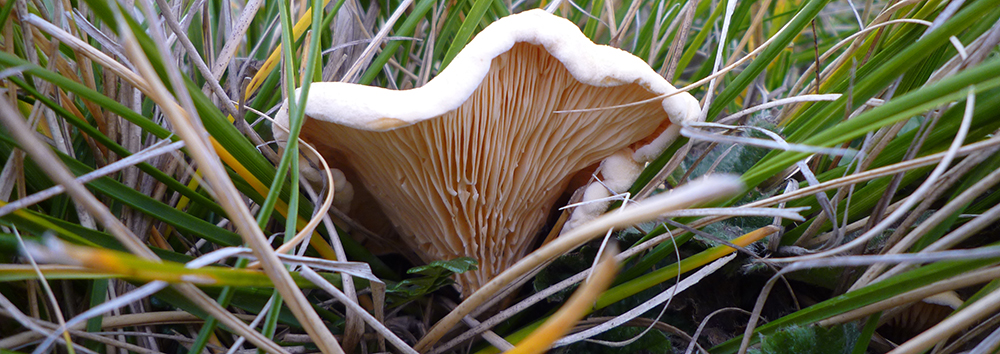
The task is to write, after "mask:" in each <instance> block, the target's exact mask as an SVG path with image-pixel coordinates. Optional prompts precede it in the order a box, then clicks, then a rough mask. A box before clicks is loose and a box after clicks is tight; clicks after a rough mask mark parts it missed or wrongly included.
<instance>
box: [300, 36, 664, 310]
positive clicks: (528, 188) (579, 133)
mask: <svg viewBox="0 0 1000 354" xmlns="http://www.w3.org/2000/svg"><path fill="white" fill-rule="evenodd" d="M609 84H616V83H609ZM657 94H658V93H654V92H650V91H648V90H647V89H646V88H644V87H642V86H641V85H638V84H635V83H617V86H609V87H598V86H591V85H586V84H583V83H581V82H580V81H578V80H576V79H575V78H574V77H573V76H572V75H571V74H570V72H569V71H568V70H566V68H565V67H564V66H563V65H562V63H561V62H560V61H559V60H557V59H556V58H554V57H553V56H551V55H550V54H549V53H548V52H547V51H546V50H545V49H544V47H542V46H538V45H533V44H528V43H517V44H515V45H514V46H513V48H511V49H510V50H509V51H507V52H505V53H503V54H501V55H500V56H498V57H496V58H494V59H493V60H492V62H491V67H490V69H489V71H488V73H487V75H486V77H485V78H484V79H483V81H482V83H481V84H480V86H479V87H478V88H477V89H476V90H475V91H474V92H473V93H472V94H471V96H470V97H469V98H468V99H467V100H466V101H465V102H464V103H463V104H462V105H461V106H459V107H458V108H457V109H454V110H452V111H449V112H447V113H445V114H443V115H441V116H438V117H433V118H429V119H426V120H422V121H419V122H417V123H415V124H412V125H407V126H403V127H399V128H396V129H392V130H388V131H366V130H359V129H354V128H350V127H346V126H342V125H337V124H333V123H327V122H323V121H319V120H314V119H307V120H306V122H305V125H304V127H303V130H302V134H301V136H302V138H303V139H305V140H306V141H308V142H310V143H313V144H314V145H317V147H318V148H319V149H320V150H321V152H322V153H323V154H324V155H325V156H326V157H327V158H328V159H329V160H331V162H332V163H333V165H334V166H338V167H340V168H342V169H345V170H346V171H345V172H347V173H348V176H349V177H350V176H352V175H356V176H357V177H358V178H359V179H360V180H361V183H360V184H359V183H357V181H355V183H354V185H355V186H356V187H355V188H356V189H360V188H358V187H362V186H363V188H366V189H367V192H368V193H371V195H372V196H373V197H374V199H375V200H377V201H378V204H379V206H380V207H381V211H382V212H384V213H385V215H386V216H387V217H388V219H389V220H390V221H391V223H392V225H393V226H394V228H395V231H396V232H398V234H399V236H400V238H401V239H402V240H403V241H404V242H405V243H406V244H407V245H408V246H409V247H411V248H412V249H413V250H415V252H416V253H417V255H418V256H419V257H420V258H421V259H423V260H424V261H432V260H441V259H454V258H458V257H472V258H475V259H476V260H477V261H478V262H479V270H477V271H474V272H470V273H466V274H463V275H462V276H460V277H459V285H460V286H461V287H462V289H463V293H464V294H465V295H468V294H471V292H472V291H474V290H475V289H477V288H479V286H480V285H482V284H484V283H485V282H486V281H488V280H489V279H491V278H492V277H493V276H495V275H496V274H499V273H500V272H502V271H503V270H504V269H506V268H507V267H509V266H510V265H512V264H513V263H514V262H516V261H517V260H518V259H520V258H521V257H523V256H524V255H525V254H526V253H527V252H528V251H529V247H530V246H531V245H532V244H533V242H531V240H532V239H533V238H534V237H535V236H536V234H537V233H538V232H539V230H540V229H541V228H542V227H543V226H544V223H545V220H546V218H547V216H548V214H549V213H550V212H551V211H552V207H553V204H554V203H555V202H556V200H557V199H558V198H559V196H560V195H561V194H562V193H563V192H564V190H565V189H566V186H567V184H568V183H569V181H570V179H571V178H572V177H573V176H574V175H575V174H576V173H578V172H579V171H581V170H584V169H585V168H587V167H588V166H591V165H594V164H595V163H598V162H600V161H601V160H602V159H604V158H605V157H607V156H609V155H611V154H613V153H615V152H616V151H619V150H621V149H623V148H628V147H630V146H632V145H633V144H637V143H638V142H640V141H643V140H644V139H647V138H650V137H651V136H653V137H655V134H657V133H658V132H659V131H662V130H663V128H664V127H666V126H667V125H669V124H670V123H669V119H668V117H667V114H666V113H665V112H664V110H663V107H662V106H661V103H660V102H659V101H658V100H654V101H653V102H649V103H645V104H641V105H634V106H628V107H622V108H614V109H598V110H591V111H586V112H572V113H561V112H559V111H565V110H576V109H584V108H597V107H609V106H614V105H620V104H625V103H632V102H637V101H641V100H646V99H649V98H652V97H655V96H657ZM385 104H387V105H391V104H394V103H393V102H385ZM356 194H359V195H364V194H365V191H358V192H356ZM362 210H364V209H359V208H353V210H352V213H354V214H355V215H356V214H357V213H358V212H360V211H362ZM357 217H358V219H359V220H369V221H368V222H367V223H368V224H369V225H366V226H369V227H372V228H376V229H377V228H379V227H380V226H385V224H387V223H386V222H385V221H384V220H382V221H379V220H377V219H376V220H373V218H371V217H365V216H363V215H357Z"/></svg>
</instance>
